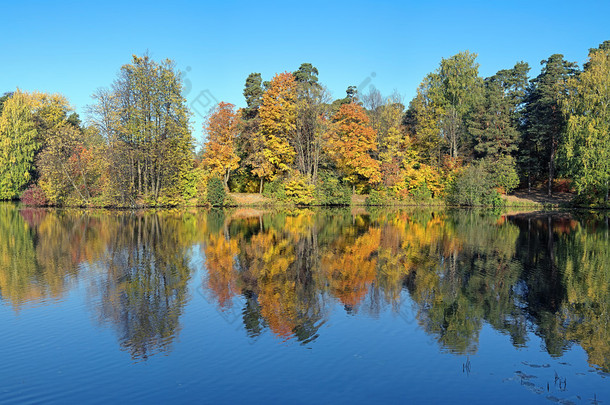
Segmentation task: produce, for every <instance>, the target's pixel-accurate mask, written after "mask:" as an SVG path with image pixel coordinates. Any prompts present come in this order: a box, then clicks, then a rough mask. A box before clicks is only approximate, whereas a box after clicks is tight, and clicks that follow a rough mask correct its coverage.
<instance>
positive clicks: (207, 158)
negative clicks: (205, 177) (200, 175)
mask: <svg viewBox="0 0 610 405" xmlns="http://www.w3.org/2000/svg"><path fill="white" fill-rule="evenodd" d="M238 124H239V114H238V113H237V112H236V111H235V106H234V105H233V104H230V103H225V102H222V101H221V102H220V103H218V104H217V105H216V106H215V107H214V108H213V109H212V111H211V112H210V115H209V116H208V119H207V122H206V123H205V124H204V126H203V129H204V131H205V132H206V133H207V135H208V139H207V141H206V144H205V153H204V155H203V159H204V164H206V165H207V166H208V167H209V169H210V172H211V174H212V176H214V175H217V176H219V177H222V179H223V182H224V185H225V188H226V187H227V184H228V182H229V176H230V174H231V170H235V169H237V168H238V167H239V156H238V155H237V145H236V140H237V136H238V134H239V126H238Z"/></svg>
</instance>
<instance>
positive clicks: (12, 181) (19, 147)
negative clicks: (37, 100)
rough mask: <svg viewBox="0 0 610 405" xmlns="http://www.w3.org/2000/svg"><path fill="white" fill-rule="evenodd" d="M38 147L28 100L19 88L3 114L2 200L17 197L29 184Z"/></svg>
mask: <svg viewBox="0 0 610 405" xmlns="http://www.w3.org/2000/svg"><path fill="white" fill-rule="evenodd" d="M39 147H40V144H39V142H38V141H37V131H36V125H35V122H34V119H33V116H32V110H31V106H30V103H29V101H28V97H27V95H26V94H25V93H22V92H21V91H20V90H19V89H17V91H16V92H15V93H14V94H13V95H12V96H11V97H10V98H8V99H7V100H6V102H5V103H4V105H3V108H2V115H0V200H9V199H13V198H17V197H18V196H19V195H20V194H21V192H22V191H23V189H24V188H25V187H26V186H27V184H28V183H29V182H30V180H31V179H32V172H33V170H34V157H35V154H36V151H37V150H38V149H39Z"/></svg>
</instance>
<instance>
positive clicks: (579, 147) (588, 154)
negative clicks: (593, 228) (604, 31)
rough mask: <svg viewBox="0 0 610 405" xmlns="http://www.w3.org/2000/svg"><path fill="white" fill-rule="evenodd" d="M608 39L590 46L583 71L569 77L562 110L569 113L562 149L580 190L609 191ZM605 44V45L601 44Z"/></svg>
mask: <svg viewBox="0 0 610 405" xmlns="http://www.w3.org/2000/svg"><path fill="white" fill-rule="evenodd" d="M608 44H610V42H608V41H607V42H605V43H604V44H602V45H600V47H599V48H598V49H592V50H591V51H590V53H589V59H588V61H587V63H586V64H585V67H584V71H583V72H582V73H581V74H579V75H578V76H576V77H572V78H570V79H569V80H568V89H569V92H568V95H567V97H566V98H565V100H564V102H563V110H564V112H565V113H566V114H567V115H568V117H569V118H568V123H567V130H566V138H565V142H564V144H563V147H562V149H563V153H564V154H565V156H566V160H567V169H568V171H569V173H570V174H571V175H572V177H573V179H574V184H575V185H576V189H577V191H578V193H579V194H581V195H583V196H586V197H588V198H590V199H595V198H600V199H601V198H603V199H604V200H605V201H606V202H608V197H609V193H610V46H608ZM604 45H606V46H604Z"/></svg>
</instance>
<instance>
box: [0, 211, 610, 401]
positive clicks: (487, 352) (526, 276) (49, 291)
mask: <svg viewBox="0 0 610 405" xmlns="http://www.w3.org/2000/svg"><path fill="white" fill-rule="evenodd" d="M607 215H608V214H607V213H588V212H587V213H585V212H571V213H569V212H554V213H540V212H538V213H529V214H527V213H524V214H514V215H508V214H507V215H501V214H497V213H491V212H479V211H460V210H456V211H443V210H440V211H439V210H437V211H430V210H414V209H405V210H379V211H371V212H366V211H364V210H362V209H352V210H350V209H332V210H324V209H317V210H294V211H291V212H263V211H258V210H254V209H237V210H232V211H204V210H193V211H175V212H174V211H164V212H156V213H155V212H139V213H138V212H114V211H79V210H53V209H29V208H23V207H19V206H17V205H13V204H0V403H2V404H12V403H15V404H26V403H77V402H84V403H109V402H121V403H122V402H136V403H141V402H151V403H169V402H171V403H193V402H195V403H231V404H233V403H242V402H249V403H269V402H271V403H288V402H290V403H369V402H375V403H379V402H381V403H422V402H424V403H431V402H432V403H489V402H491V401H494V402H497V403H514V402H516V401H523V402H524V403H538V402H540V403H549V402H551V403H553V402H555V403H562V404H569V403H610V378H609V377H610V230H609V220H608V216H607Z"/></svg>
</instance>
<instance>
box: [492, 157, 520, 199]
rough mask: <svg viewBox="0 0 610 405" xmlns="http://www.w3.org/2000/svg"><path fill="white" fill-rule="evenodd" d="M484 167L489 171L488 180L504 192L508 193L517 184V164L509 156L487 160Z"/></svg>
mask: <svg viewBox="0 0 610 405" xmlns="http://www.w3.org/2000/svg"><path fill="white" fill-rule="evenodd" d="M485 169H486V171H487V172H488V173H489V181H490V182H491V183H492V184H493V186H494V187H498V188H499V189H501V190H503V191H504V192H505V193H510V192H511V191H513V190H514V189H515V188H517V186H518V185H519V175H518V174H517V165H516V164H515V160H514V159H513V158H512V157H511V156H504V157H501V158H500V159H498V160H494V161H487V162H486V163H485Z"/></svg>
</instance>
